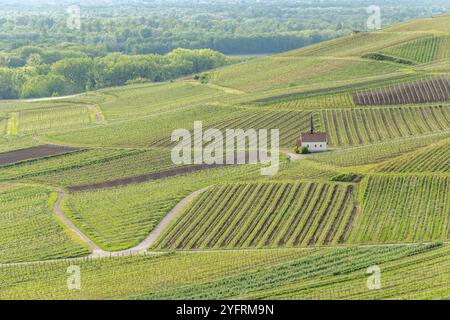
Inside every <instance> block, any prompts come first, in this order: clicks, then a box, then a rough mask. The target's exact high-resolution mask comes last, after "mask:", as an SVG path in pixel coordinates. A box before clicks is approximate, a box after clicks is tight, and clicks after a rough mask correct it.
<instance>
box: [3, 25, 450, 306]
mask: <svg viewBox="0 0 450 320" xmlns="http://www.w3.org/2000/svg"><path fill="white" fill-rule="evenodd" d="M449 25H450V16H446V17H436V18H432V19H420V20H414V21H408V22H404V23H401V24H398V25H394V26H390V27H387V28H384V29H382V30H379V31H373V32H354V34H352V35H349V36H345V37H342V38H339V39H334V40H331V41H326V42H322V43H318V44H315V45H312V46H309V47H305V48H302V49H298V50H293V51H290V52H285V53H283V54H279V55H275V56H264V57H255V58H249V59H246V60H242V61H241V62H239V63H236V64H230V65H226V66H224V67H221V68H217V69H212V70H208V71H205V72H202V73H199V74H192V75H190V76H187V77H185V78H180V79H176V80H173V81H170V82H163V83H141V84H133V85H127V86H122V87H114V88H105V89H101V90H96V91H89V92H87V93H84V94H80V95H74V96H70V97H63V98H60V99H58V98H57V99H54V98H52V99H43V100H42V99H40V100H30V101H0V300H1V299H49V298H50V299H144V300H145V299H163V300H167V299H168V300H171V299H181V300H183V299H448V298H449V297H450V289H449V288H450V245H449V242H450V215H449V212H450V189H449V179H450V172H449V169H450V144H449V142H450V140H449V139H450V57H449V53H450V49H449V43H450V42H449V41H450V40H449V39H450V29H449V27H448V26H449ZM192 63H193V64H195V63H198V61H192ZM173 67H174V68H175V67H177V66H175V65H174V66H173ZM311 119H312V121H313V124H314V129H315V131H317V132H319V131H320V132H326V133H327V138H328V150H327V152H322V153H313V154H307V153H305V154H297V153H295V143H296V140H297V138H298V137H299V135H300V133H304V132H308V131H310V130H311V128H310V120H311ZM196 121H201V122H202V129H203V132H205V131H206V130H208V129H218V130H219V131H220V132H221V133H222V136H225V137H226V130H228V129H235V130H236V129H241V130H244V131H248V132H250V133H251V132H252V131H249V130H255V132H256V131H257V130H271V129H278V130H279V133H280V136H279V137H280V139H279V145H280V148H279V149H280V150H279V151H280V155H279V158H278V159H277V160H279V168H278V169H279V170H278V171H277V172H276V173H275V174H274V175H270V176H265V175H262V174H261V168H262V167H266V166H268V164H256V165H255V164H246V165H237V164H232V165H231V164H230V165H226V166H225V165H221V164H216V165H214V166H210V165H209V164H205V163H193V164H189V165H179V164H175V163H174V161H173V160H172V151H173V147H174V146H175V145H176V144H177V142H176V141H172V133H173V132H174V131H175V130H179V129H182V130H183V129H184V131H183V132H184V133H185V134H186V135H187V133H190V134H191V135H192V134H193V130H194V122H196ZM240 135H245V132H244V133H242V132H241V133H240ZM258 137H259V136H258ZM259 138H260V137H259ZM269 138H270V137H269ZM216 140H217V141H216ZM216 140H215V141H214V142H218V143H220V139H219V138H217V139H216ZM225 140H226V139H225ZM211 142H212V141H211V140H209V141H208V139H206V138H204V137H199V136H194V137H192V138H191V145H194V144H195V147H194V148H195V151H198V149H200V148H198V149H197V147H199V146H200V145H201V146H203V147H206V146H211V145H212V144H211ZM30 147H33V148H32V149H28V148H30ZM250 147H251V146H250V144H249V146H246V147H245V150H246V151H248V150H249V148H250ZM234 149H236V148H234ZM203 151H204V152H205V153H204V154H203V155H205V154H206V152H209V151H211V149H206V151H205V150H203ZM233 151H235V150H233ZM239 151H241V152H244V151H243V150H239ZM252 151H253V150H252ZM189 153H190V156H192V154H193V152H192V149H189V150H188V152H187V155H189ZM275 154H276V152H275V153H272V155H275ZM259 158H261V154H260V155H259ZM73 265H76V266H79V267H80V268H81V270H82V278H81V282H82V289H81V290H67V286H66V283H67V281H66V280H67V276H68V273H67V269H68V267H70V266H73ZM373 266H378V267H380V268H381V272H382V273H381V275H382V285H381V288H380V289H378V290H370V289H369V288H368V285H367V283H368V282H367V280H368V277H369V275H368V273H367V272H368V271H367V270H368V268H369V267H373Z"/></svg>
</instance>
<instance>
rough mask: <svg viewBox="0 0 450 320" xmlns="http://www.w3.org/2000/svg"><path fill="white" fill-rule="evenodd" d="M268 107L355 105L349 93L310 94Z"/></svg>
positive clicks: (326, 107) (301, 107)
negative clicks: (309, 95)
mask: <svg viewBox="0 0 450 320" xmlns="http://www.w3.org/2000/svg"><path fill="white" fill-rule="evenodd" d="M267 107H268V108H270V109H294V110H298V109H328V108H330V109H335V108H351V107H355V102H354V101H353V98H352V95H351V94H349V93H341V94H339V93H338V94H330V95H323V96H312V97H306V98H303V99H296V100H290V101H284V102H279V103H274V104H270V105H268V106H267Z"/></svg>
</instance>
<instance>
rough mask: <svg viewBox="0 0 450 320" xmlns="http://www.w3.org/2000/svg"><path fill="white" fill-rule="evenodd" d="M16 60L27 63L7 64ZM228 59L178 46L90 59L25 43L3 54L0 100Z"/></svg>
mask: <svg viewBox="0 0 450 320" xmlns="http://www.w3.org/2000/svg"><path fill="white" fill-rule="evenodd" d="M57 58H61V59H59V60H58V59H57ZM5 59H6V61H5ZM18 61H26V64H25V65H21V66H16V67H13V66H12V65H11V64H14V63H17V62H18ZM231 61H232V60H231V59H230V58H227V57H226V56H225V55H223V54H221V53H219V52H215V51H213V50H210V49H200V50H188V49H176V50H173V51H171V52H170V53H168V54H165V55H157V54H148V55H126V54H122V53H110V54H107V55H105V56H100V57H89V56H88V55H86V54H82V53H79V52H71V51H67V52H60V53H59V54H57V53H55V52H53V51H52V50H50V51H46V50H44V49H41V48H37V47H24V48H21V49H20V50H19V53H18V55H17V56H13V57H12V58H10V59H9V60H8V58H5V57H4V58H3V62H2V63H3V64H6V65H7V66H5V65H4V66H3V67H0V99H16V98H37V97H50V96H60V95H68V94H74V93H79V92H83V91H88V90H93V89H98V88H105V87H112V86H121V85H126V84H132V83H142V82H159V81H167V80H170V79H175V78H179V77H182V76H186V75H189V74H195V73H200V72H202V71H205V70H208V69H212V68H216V67H220V66H223V65H225V64H228V63H230V62H231ZM20 64H22V63H20Z"/></svg>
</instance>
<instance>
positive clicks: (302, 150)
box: [300, 147, 311, 154]
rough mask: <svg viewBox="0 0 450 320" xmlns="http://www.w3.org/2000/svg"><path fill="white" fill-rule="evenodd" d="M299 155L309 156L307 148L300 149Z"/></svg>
mask: <svg viewBox="0 0 450 320" xmlns="http://www.w3.org/2000/svg"><path fill="white" fill-rule="evenodd" d="M300 153H301V154H310V153H311V151H309V149H308V147H302V148H301V150H300Z"/></svg>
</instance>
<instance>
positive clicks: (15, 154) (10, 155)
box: [0, 144, 80, 166]
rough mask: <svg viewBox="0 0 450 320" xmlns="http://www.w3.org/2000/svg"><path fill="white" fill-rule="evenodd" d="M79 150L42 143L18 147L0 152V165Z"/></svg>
mask: <svg viewBox="0 0 450 320" xmlns="http://www.w3.org/2000/svg"><path fill="white" fill-rule="evenodd" d="M77 150H80V148H74V147H66V146H57V145H50V144H48V145H43V146H38V147H32V148H27V149H20V150H15V151H9V152H4V153H0V166H4V165H9V164H14V163H17V162H21V161H26V160H33V159H39V158H46V157H51V156H56V155H61V154H65V153H69V152H73V151H77Z"/></svg>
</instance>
